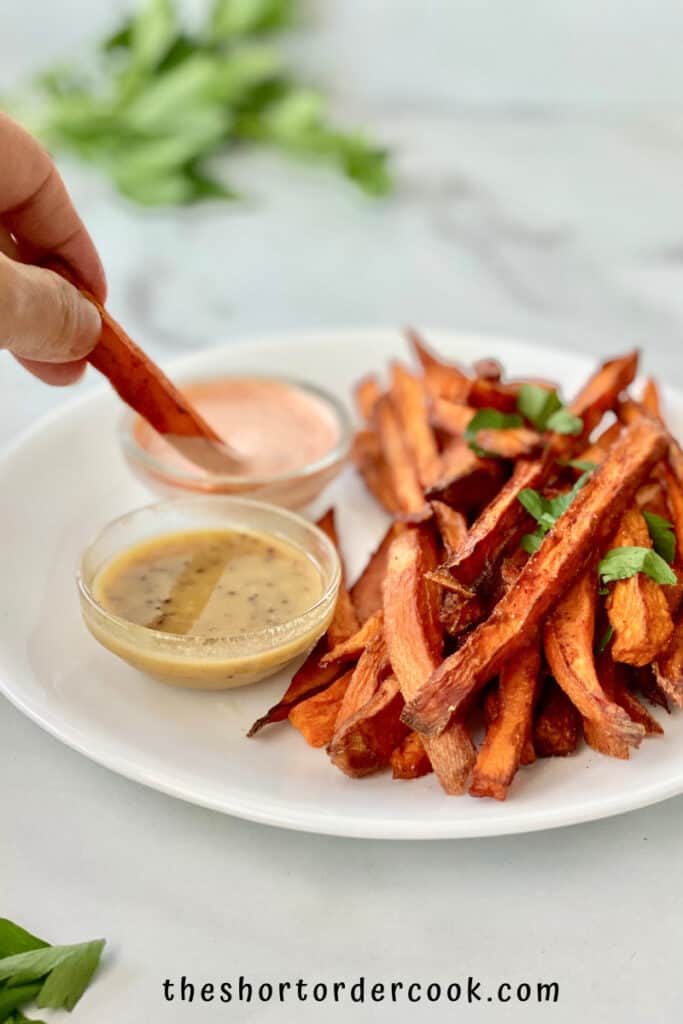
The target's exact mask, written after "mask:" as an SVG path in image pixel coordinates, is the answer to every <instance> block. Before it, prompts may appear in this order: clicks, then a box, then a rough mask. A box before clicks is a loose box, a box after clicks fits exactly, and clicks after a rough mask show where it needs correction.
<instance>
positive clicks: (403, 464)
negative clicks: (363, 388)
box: [375, 395, 431, 521]
mask: <svg viewBox="0 0 683 1024" xmlns="http://www.w3.org/2000/svg"><path fill="white" fill-rule="evenodd" d="M375 418H376V423H377V433H378V436H379V441H380V446H381V449H382V455H383V457H384V461H385V463H386V466H387V470H388V474H389V480H390V481H391V489H392V491H393V492H394V494H395V496H396V501H397V504H398V507H399V510H400V512H401V514H402V515H403V516H404V517H405V518H407V519H410V520H411V521H419V520H422V519H426V518H428V517H429V516H430V515H431V509H430V508H429V506H428V505H427V503H426V501H425V497H424V493H423V490H422V486H421V484H420V480H419V477H418V475H417V467H416V465H415V462H414V460H413V456H412V452H411V451H410V448H409V446H408V442H407V439H406V436H405V434H404V432H403V430H402V428H401V423H400V420H399V418H398V416H397V414H396V411H395V409H394V407H393V404H392V402H391V400H390V398H389V396H388V395H384V396H383V397H382V398H380V400H379V402H378V403H377V410H376V413H375Z"/></svg>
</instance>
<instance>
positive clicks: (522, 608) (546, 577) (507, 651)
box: [404, 420, 667, 735]
mask: <svg viewBox="0 0 683 1024" xmlns="http://www.w3.org/2000/svg"><path fill="white" fill-rule="evenodd" d="M666 446H667V438H666V435H665V433H664V431H663V430H662V428H661V427H660V426H658V425H657V424H656V423H654V422H653V421H650V420H643V421H642V422H637V423H634V424H633V425H632V426H630V427H629V428H628V429H627V430H626V431H625V432H624V435H623V437H622V438H621V439H620V440H619V441H617V443H616V444H615V445H614V446H613V447H612V448H611V449H610V452H609V455H608V457H607V458H606V459H605V461H604V462H603V464H602V466H600V467H599V468H598V469H597V470H595V472H594V474H593V475H592V476H591V477H590V479H589V480H588V481H587V482H586V485H585V486H584V487H583V489H582V490H581V491H579V493H578V495H577V496H576V498H575V499H574V501H573V502H572V504H571V505H570V506H569V508H568V510H567V511H566V512H565V513H564V515H562V516H560V518H559V519H558V520H557V522H556V523H555V525H554V526H553V528H552V529H551V530H550V532H549V533H548V534H547V535H546V537H545V539H544V541H543V543H542V545H541V547H540V548H539V550H538V551H536V552H535V554H533V555H532V556H531V557H530V559H529V561H528V562H527V563H526V565H525V566H524V568H523V569H522V571H521V573H520V575H519V578H518V580H517V583H516V584H515V586H513V587H512V588H511V589H510V590H509V591H508V592H507V594H505V595H504V597H502V598H501V600H500V601H499V603H498V604H497V605H496V607H495V609H494V610H493V612H492V613H491V615H490V616H489V618H488V619H487V620H486V621H485V622H483V623H482V624H481V625H480V626H479V627H477V629H475V630H474V632H472V633H470V635H469V636H468V637H467V639H466V640H465V642H464V643H463V644H462V646H461V647H460V648H459V650H457V651H456V652H455V654H452V655H451V656H450V657H449V658H447V659H446V660H445V661H444V662H442V663H441V665H440V666H439V667H438V668H437V669H436V670H435V671H434V672H433V673H432V675H431V677H430V679H429V680H428V682H427V683H425V684H424V685H423V686H422V687H421V689H420V691H419V693H418V694H417V695H416V696H415V697H413V698H412V699H411V700H410V702H409V703H407V704H406V708H405V710H404V721H405V722H406V724H407V725H409V726H410V727H411V728H413V729H417V730H418V731H419V732H422V733H425V734H427V735H438V734H439V733H440V732H442V731H443V730H444V729H445V728H446V726H447V725H448V722H449V721H450V719H451V717H452V716H453V714H454V713H457V712H458V711H459V710H461V709H464V705H465V704H466V703H467V701H468V700H469V698H470V697H471V695H472V694H473V693H474V692H475V691H476V690H477V689H478V688H479V687H480V686H483V685H484V684H485V683H487V682H488V681H489V679H491V678H492V677H493V676H494V675H495V674H496V672H497V671H498V670H499V669H500V668H501V666H502V665H503V664H504V662H505V661H506V660H507V659H508V658H509V657H510V656H511V655H512V654H514V653H515V652H516V651H519V650H521V648H522V647H524V646H525V645H526V644H527V643H528V642H529V641H530V639H531V635H532V633H533V631H534V630H535V629H536V628H537V627H538V626H539V625H540V623H541V620H542V619H543V618H544V616H545V615H546V614H547V612H548V611H549V610H550V609H551V607H552V606H553V605H554V604H555V602H556V601H557V599H558V597H560V596H561V595H562V594H563V593H564V592H565V591H566V589H567V587H568V586H569V585H570V584H571V583H572V582H573V581H574V579H575V578H576V576H577V575H578V574H579V573H580V572H581V570H582V569H583V568H585V566H586V564H587V562H588V561H589V559H590V558H592V557H593V554H594V552H595V549H596V547H598V546H599V545H600V544H601V543H602V542H603V541H604V540H606V538H607V537H609V536H610V534H611V533H612V532H613V531H614V529H615V527H616V525H617V523H618V521H619V519H620V518H621V516H622V515H623V513H624V511H625V509H626V508H627V507H628V506H629V505H630V503H631V501H632V500H633V497H634V495H635V493H636V491H637V490H638V487H639V486H640V485H641V484H642V482H643V481H644V480H645V479H646V478H647V476H648V474H649V473H650V470H651V469H652V467H653V466H654V465H655V463H656V462H657V461H658V459H659V458H661V456H662V454H663V452H664V451H665V449H666Z"/></svg>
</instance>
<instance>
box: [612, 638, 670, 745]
mask: <svg viewBox="0 0 683 1024" xmlns="http://www.w3.org/2000/svg"><path fill="white" fill-rule="evenodd" d="M597 668H598V677H599V679H600V683H601V685H602V688H603V690H604V691H605V693H606V694H607V695H608V696H609V698H610V700H613V701H614V702H615V703H616V704H619V705H620V706H621V707H622V708H623V709H624V711H625V712H626V713H627V714H628V716H629V718H631V719H632V721H634V722H638V723H639V724H640V725H642V727H643V729H644V730H645V735H646V736H659V735H661V734H662V733H663V732H664V730H663V729H662V727H661V725H660V724H659V722H658V721H657V719H656V718H653V717H652V715H651V714H650V712H649V711H648V710H647V709H646V708H644V707H643V705H642V704H641V702H640V701H639V700H638V698H637V697H636V695H635V694H634V693H632V692H631V690H630V688H629V682H630V675H631V669H629V668H627V666H626V665H623V664H622V663H621V662H618V661H614V660H613V658H612V655H611V653H610V651H609V650H608V649H605V650H604V651H603V652H602V654H601V655H600V656H599V658H598V663H597Z"/></svg>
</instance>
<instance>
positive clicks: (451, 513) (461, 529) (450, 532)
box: [432, 501, 467, 555]
mask: <svg viewBox="0 0 683 1024" xmlns="http://www.w3.org/2000/svg"><path fill="white" fill-rule="evenodd" d="M432 512H433V513H434V517H435V519H436V525H437V528H438V530H439V533H440V535H441V541H442V543H443V546H444V548H445V550H446V554H447V555H451V554H452V553H453V552H454V551H457V549H458V548H459V547H460V545H461V544H462V542H463V541H464V540H465V537H466V536H467V520H466V519H465V517H464V515H463V514H462V513H461V512H458V510H457V509H455V508H451V506H450V505H446V504H445V503H444V502H443V501H433V502H432Z"/></svg>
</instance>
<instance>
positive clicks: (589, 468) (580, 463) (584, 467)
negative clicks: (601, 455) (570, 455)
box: [564, 459, 598, 473]
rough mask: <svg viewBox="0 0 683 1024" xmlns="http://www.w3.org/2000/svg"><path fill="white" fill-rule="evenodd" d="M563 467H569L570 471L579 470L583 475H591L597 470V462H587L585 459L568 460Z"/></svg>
mask: <svg viewBox="0 0 683 1024" xmlns="http://www.w3.org/2000/svg"><path fill="white" fill-rule="evenodd" d="M564 465H566V466H571V468H572V469H580V470H581V471H582V472H584V473H592V472H593V470H594V469H597V468H598V464H597V462H589V461H588V460H587V459H586V460H584V459H570V460H569V462H565V463H564Z"/></svg>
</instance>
